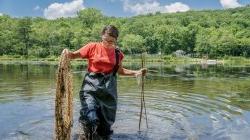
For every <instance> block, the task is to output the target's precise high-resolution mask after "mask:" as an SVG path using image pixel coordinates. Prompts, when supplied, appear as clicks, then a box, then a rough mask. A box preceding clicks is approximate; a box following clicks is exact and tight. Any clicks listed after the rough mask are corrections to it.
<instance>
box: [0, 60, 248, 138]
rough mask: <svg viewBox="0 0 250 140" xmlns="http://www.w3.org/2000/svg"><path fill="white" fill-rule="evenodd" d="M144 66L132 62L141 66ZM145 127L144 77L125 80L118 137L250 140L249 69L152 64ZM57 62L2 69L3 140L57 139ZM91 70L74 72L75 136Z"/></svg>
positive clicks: (121, 86) (81, 68)
mask: <svg viewBox="0 0 250 140" xmlns="http://www.w3.org/2000/svg"><path fill="white" fill-rule="evenodd" d="M137 66H138V64H131V65H128V66H127V67H128V68H136V67H137ZM147 66H148V69H149V74H148V76H147V78H146V83H145V101H146V107H147V108H146V109H147V117H148V126H149V128H146V123H145V119H143V120H142V131H141V133H139V132H138V130H139V128H138V124H139V113H140V105H141V104H140V88H139V87H138V84H137V83H138V79H136V78H131V77H119V78H118V89H119V99H118V111H117V117H116V122H115V124H114V126H113V130H114V135H113V139H122V140H128V139H132V140H137V139H146V140H147V139H153V140H154V139H155V140H158V139H161V140H167V139H171V140H183V139H194V140H196V139H201V140H215V139H218V140H224V139H225V140H227V139H232V140H248V139H249V138H250V67H249V66H244V67H235V66H223V65H210V66H207V65H177V66H174V65H163V64H156V65H155V66H154V65H153V64H148V65H147ZM56 68H57V66H56V65H45V64H29V65H28V64H0V124H1V127H0V139H1V140H2V139H3V140H16V139H21V140H22V139H25V140H26V139H34V140H46V139H53V133H54V100H55V72H56ZM84 70H85V66H78V67H73V76H74V80H73V82H74V95H75V96H74V126H73V132H72V133H73V134H72V135H74V134H75V133H76V129H77V119H78V117H79V113H78V111H79V109H80V102H79V98H78V92H79V88H80V86H81V84H82V79H83V75H84Z"/></svg>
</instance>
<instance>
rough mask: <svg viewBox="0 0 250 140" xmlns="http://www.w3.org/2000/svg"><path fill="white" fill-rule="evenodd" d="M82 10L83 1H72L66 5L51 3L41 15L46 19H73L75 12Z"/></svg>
mask: <svg viewBox="0 0 250 140" xmlns="http://www.w3.org/2000/svg"><path fill="white" fill-rule="evenodd" d="M81 9H84V5H83V0H73V1H71V2H66V3H53V4H50V5H49V6H48V8H45V10H44V12H43V14H44V17H45V18H47V19H56V18H60V17H74V16H76V14H77V11H79V10H81Z"/></svg>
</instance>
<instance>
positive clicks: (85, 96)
mask: <svg viewBox="0 0 250 140" xmlns="http://www.w3.org/2000/svg"><path fill="white" fill-rule="evenodd" d="M80 100H81V107H82V108H81V110H80V118H79V123H80V125H81V127H82V129H83V131H84V137H85V139H88V140H89V139H92V137H93V135H94V133H95V132H96V130H97V127H98V124H99V118H98V116H97V112H96V111H97V108H98V106H97V102H96V100H95V98H94V97H93V96H92V95H91V94H90V93H87V92H83V91H80Z"/></svg>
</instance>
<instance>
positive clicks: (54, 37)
mask: <svg viewBox="0 0 250 140" xmlns="http://www.w3.org/2000/svg"><path fill="white" fill-rule="evenodd" d="M108 24H112V25H115V26H117V27H118V28H119V31H120V37H119V40H118V45H119V47H120V48H121V49H122V50H123V51H124V53H126V54H137V53H140V52H142V51H147V53H149V54H159V53H161V54H172V53H173V52H175V51H176V50H183V51H185V52H186V53H187V54H190V55H191V56H197V57H201V56H204V55H207V56H209V57H211V58H216V57H224V56H245V57H250V7H249V6H246V7H241V8H236V9H228V10H203V11H188V12H185V13H172V14H168V13H159V12H158V13H156V14H148V15H140V16H134V17H127V18H121V17H108V16H105V15H103V14H102V13H101V11H99V10H96V9H93V8H89V9H85V10H82V11H79V12H78V14H77V17H74V18H60V19H56V20H47V19H44V18H41V17H33V18H32V17H24V18H13V17H10V16H8V15H3V16H0V56H1V55H15V56H25V57H41V58H45V57H48V56H53V55H54V56H57V55H59V54H60V53H61V51H62V50H63V48H69V49H70V50H77V49H79V48H80V47H81V46H82V45H84V44H86V43H88V42H90V41H98V40H100V32H101V30H102V28H103V27H104V26H105V25H108Z"/></svg>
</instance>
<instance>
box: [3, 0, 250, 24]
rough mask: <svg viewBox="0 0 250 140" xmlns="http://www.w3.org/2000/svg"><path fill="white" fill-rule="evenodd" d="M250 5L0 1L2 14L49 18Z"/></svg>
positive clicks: (208, 0) (234, 0)
mask: <svg viewBox="0 0 250 140" xmlns="http://www.w3.org/2000/svg"><path fill="white" fill-rule="evenodd" d="M246 4H250V0H0V15H2V14H7V15H10V16H13V17H23V16H33V17H34V16H40V17H45V18H47V19H55V18H58V17H72V16H75V15H76V12H77V11H78V10H80V9H84V8H89V7H93V8H97V9H99V10H101V11H102V12H103V14H104V15H107V16H116V17H125V16H134V15H139V14H147V13H154V12H157V11H160V12H162V13H171V12H177V11H178V12H185V11H188V10H201V9H226V8H235V7H239V6H244V5H246Z"/></svg>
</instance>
